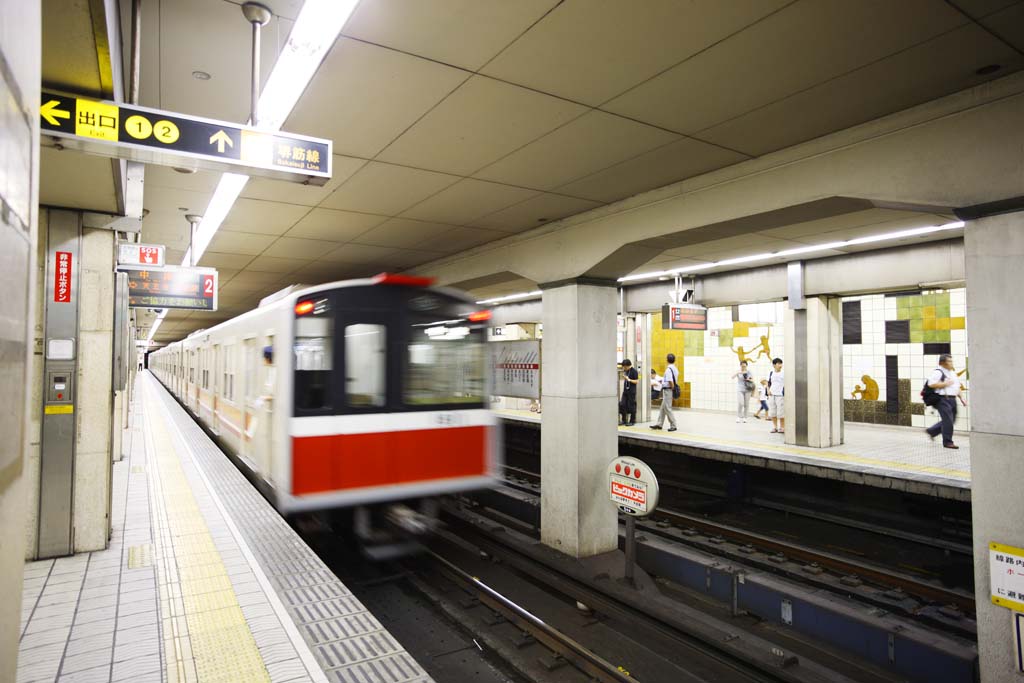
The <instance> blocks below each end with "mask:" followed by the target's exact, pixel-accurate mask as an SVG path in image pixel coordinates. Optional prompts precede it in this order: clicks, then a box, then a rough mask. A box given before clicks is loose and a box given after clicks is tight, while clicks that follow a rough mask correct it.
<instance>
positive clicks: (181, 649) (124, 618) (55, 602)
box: [17, 373, 431, 683]
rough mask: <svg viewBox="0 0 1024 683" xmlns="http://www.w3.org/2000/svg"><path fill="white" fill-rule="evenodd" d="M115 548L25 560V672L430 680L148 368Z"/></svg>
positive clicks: (123, 473)
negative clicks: (150, 373) (151, 374)
mask: <svg viewBox="0 0 1024 683" xmlns="http://www.w3.org/2000/svg"><path fill="white" fill-rule="evenodd" d="M137 388H138V390H137V391H136V393H135V396H136V404H135V405H134V406H133V416H132V419H133V422H132V425H133V426H132V431H131V438H130V443H131V447H130V448H129V449H128V450H126V455H125V458H124V460H123V461H121V462H118V463H115V464H114V475H113V476H114V485H113V502H112V515H113V532H112V536H111V540H110V545H109V547H108V548H107V549H106V550H103V551H98V552H92V553H83V554H80V555H75V556H72V557H65V558H60V559H56V560H46V561H40V562H31V563H29V564H27V565H26V566H25V579H24V588H23V603H22V604H23V609H22V620H21V636H20V644H19V654H18V669H17V680H18V681H19V682H24V683H28V682H30V681H62V682H63V681H124V680H131V681H133V683H144V682H148V681H153V682H160V681H164V682H172V683H178V682H182V683H184V682H191V681H233V682H234V681H273V682H278V681H280V682H282V683H283V682H285V681H332V682H337V683H356V682H359V683H364V682H368V681H387V682H388V683H405V682H410V683H422V682H425V681H429V680H431V679H430V678H429V676H428V675H427V674H426V673H425V672H424V670H423V669H422V668H421V667H420V666H419V664H417V662H416V661H415V660H413V658H412V657H411V656H410V655H409V654H408V653H407V652H405V650H404V649H403V648H402V647H401V645H399V644H398V642H397V641H396V640H395V639H394V638H393V637H392V636H391V635H390V634H389V633H388V632H387V631H386V630H385V629H384V628H383V627H382V626H381V624H380V623H379V622H378V621H377V620H376V619H375V618H374V616H373V615H372V614H370V613H369V612H368V611H367V610H366V609H365V608H364V607H363V605H362V604H361V603H360V602H359V601H358V600H357V599H356V598H355V597H353V596H352V594H351V592H350V591H349V590H348V589H347V588H346V587H345V586H344V585H343V584H342V583H341V581H339V580H338V579H337V578H336V577H335V576H334V574H333V573H332V572H331V571H330V569H329V568H328V567H327V566H325V565H324V563H323V562H321V561H320V559H319V558H318V557H317V556H316V555H315V554H314V553H313V551H312V550H311V549H310V548H309V547H308V546H307V545H306V544H305V543H304V542H303V540H302V539H301V538H300V537H299V536H298V535H297V534H296V533H295V532H294V530H292V528H291V527H290V526H289V525H288V524H287V523H286V522H285V521H284V519H282V518H281V517H280V516H279V515H278V513H277V512H276V511H275V510H274V508H273V507H271V506H270V504H269V503H267V502H266V500H265V499H264V498H263V497H262V496H261V495H260V494H259V493H258V492H257V491H256V490H255V489H254V488H253V487H252V485H251V484H250V483H249V481H248V480H247V479H246V478H245V477H244V476H243V475H242V474H241V473H240V472H239V471H238V470H237V469H236V468H235V466H234V465H233V464H232V463H231V461H230V460H229V459H228V458H227V457H226V456H225V455H224V454H223V453H222V452H221V451H220V450H219V449H218V448H217V447H216V445H215V444H214V443H213V442H212V441H211V440H210V439H209V438H208V437H207V435H206V434H205V433H204V432H203V431H202V430H201V429H200V428H199V427H198V426H197V425H196V424H195V422H193V421H192V420H191V419H190V418H189V416H188V415H187V414H186V413H185V411H184V410H183V409H182V408H181V406H179V405H178V404H177V403H176V402H175V401H174V399H173V398H171V396H170V395H169V394H168V393H167V392H166V391H165V390H164V388H163V387H162V386H160V384H159V383H158V382H157V381H156V380H155V379H154V378H153V377H152V376H150V375H149V374H148V373H146V374H142V375H140V377H139V380H138V384H137Z"/></svg>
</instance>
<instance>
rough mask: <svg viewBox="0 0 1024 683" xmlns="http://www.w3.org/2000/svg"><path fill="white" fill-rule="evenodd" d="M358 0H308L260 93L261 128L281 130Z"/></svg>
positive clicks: (258, 124) (259, 123)
mask: <svg viewBox="0 0 1024 683" xmlns="http://www.w3.org/2000/svg"><path fill="white" fill-rule="evenodd" d="M357 4H358V0H306V2H305V3H304V4H303V5H302V10H301V11H300V12H299V16H298V17H297V18H296V19H295V25H294V26H293V27H292V31H291V33H290V34H288V42H286V43H285V45H284V48H283V49H282V50H281V54H280V55H278V57H277V62H275V63H274V70H273V71H272V72H271V73H270V77H269V78H268V79H267V84H266V86H265V87H264V88H263V92H262V93H260V102H259V106H260V109H259V121H257V127H259V128H264V129H268V130H278V129H279V128H280V127H281V126H282V125H284V122H285V120H286V119H287V118H288V115H289V114H291V112H292V108H293V107H294V106H295V103H296V102H298V101H299V98H300V97H301V96H302V93H303V91H305V89H306V86H307V85H309V82H310V81H311V80H313V74H315V73H316V70H317V69H318V68H320V62H322V61H323V60H324V57H326V56H327V53H328V52H329V51H330V49H331V47H332V46H333V45H334V41H335V40H337V38H338V34H339V33H341V29H342V27H343V26H345V22H346V21H348V18H349V15H350V14H352V10H354V9H355V7H356V5H357Z"/></svg>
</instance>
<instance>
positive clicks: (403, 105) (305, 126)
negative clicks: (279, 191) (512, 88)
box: [247, 38, 469, 158]
mask: <svg viewBox="0 0 1024 683" xmlns="http://www.w3.org/2000/svg"><path fill="white" fill-rule="evenodd" d="M468 76H469V74H467V73H466V72H465V71H461V70H459V69H453V68H451V67H449V66H445V65H443V64H437V63H436V62H430V61H427V60H424V59H418V58H416V57H413V56H411V55H407V54H402V53H401V52H396V51H394V50H388V49H386V48H383V47H378V46H376V45H369V44H367V43H362V42H359V41H356V40H349V39H347V38H342V39H340V40H338V42H337V43H335V45H334V48H333V49H332V50H331V52H330V53H329V54H328V55H327V58H326V59H325V60H324V62H323V64H321V65H320V70H319V71H317V75H316V77H315V78H314V79H313V82H312V83H311V84H310V86H309V87H308V88H307V89H306V93H305V94H304V95H303V97H302V98H301V99H300V100H299V103H298V105H297V106H296V107H295V109H294V110H293V112H292V114H291V116H290V117H289V118H288V120H287V122H286V123H285V126H284V129H285V130H287V131H289V132H291V133H304V134H307V135H316V136H318V137H324V138H331V139H333V140H334V151H335V152H337V153H340V154H349V155H351V156H355V157H365V158H371V157H373V156H374V155H375V154H377V153H378V152H379V151H380V150H381V149H383V148H384V147H385V146H387V144H388V143H390V142H391V141H392V140H394V139H395V138H396V137H398V136H399V135H400V134H401V133H402V131H404V130H405V129H406V128H408V127H409V126H410V125H412V124H413V123H415V121H416V120H417V119H418V118H419V117H420V116H422V115H423V114H424V112H426V111H427V110H428V109H430V107H432V106H434V105H435V104H437V103H438V102H439V101H440V100H441V99H442V98H444V96H445V95H447V94H448V93H450V92H451V91H452V90H454V89H455V88H456V87H458V85H459V84H460V83H462V82H463V81H464V80H466V78H467V77H468ZM247 82H248V81H247Z"/></svg>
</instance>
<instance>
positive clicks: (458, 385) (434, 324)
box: [402, 315, 486, 406]
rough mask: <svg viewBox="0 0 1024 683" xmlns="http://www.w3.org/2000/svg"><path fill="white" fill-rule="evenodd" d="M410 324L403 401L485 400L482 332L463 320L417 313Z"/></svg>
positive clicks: (453, 402)
mask: <svg viewBox="0 0 1024 683" xmlns="http://www.w3.org/2000/svg"><path fill="white" fill-rule="evenodd" d="M411 323H412V324H411V331H410V336H409V343H408V348H407V355H406V364H405V371H404V372H405V375H404V377H403V382H402V386H403V402H404V403H405V404H406V405H408V406H424V405H466V404H481V403H483V402H484V391H485V388H484V381H485V372H486V368H485V364H484V344H483V340H482V338H481V335H482V332H481V331H480V330H479V329H473V328H472V327H470V325H469V324H467V321H466V320H463V319H452V320H438V319H436V317H434V318H432V317H430V316H423V315H417V316H413V317H412V320H411Z"/></svg>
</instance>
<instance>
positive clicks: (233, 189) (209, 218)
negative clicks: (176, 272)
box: [181, 173, 249, 266]
mask: <svg viewBox="0 0 1024 683" xmlns="http://www.w3.org/2000/svg"><path fill="white" fill-rule="evenodd" d="M247 182H249V176H247V175H240V174H238V173H224V174H222V175H221V177H220V182H219V183H217V189H216V190H214V191H213V197H212V198H211V199H210V203H209V204H207V205H206V213H204V214H203V220H202V221H201V222H200V223H199V227H198V228H196V238H195V243H194V244H193V245H192V249H195V250H196V257H195V259H194V261H195V263H199V259H200V258H202V256H203V252H205V251H206V247H208V246H210V240H212V239H213V236H214V235H215V234H216V233H217V230H219V229H220V224H221V223H223V222H224V219H225V218H227V217H228V212H229V211H231V207H232V206H234V205H235V200H236V199H238V195H240V194H242V189H243V188H244V187H245V184H246V183H247ZM189 251H191V250H189ZM192 262H193V259H192V258H191V253H189V252H186V253H185V260H184V261H182V262H181V265H183V266H190V265H192Z"/></svg>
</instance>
